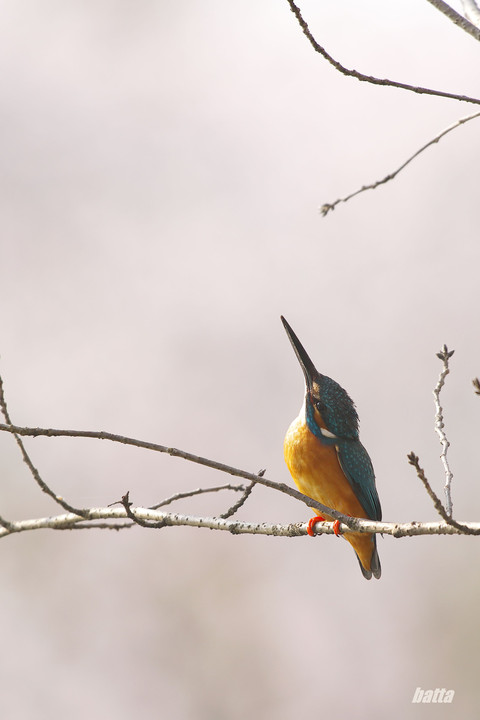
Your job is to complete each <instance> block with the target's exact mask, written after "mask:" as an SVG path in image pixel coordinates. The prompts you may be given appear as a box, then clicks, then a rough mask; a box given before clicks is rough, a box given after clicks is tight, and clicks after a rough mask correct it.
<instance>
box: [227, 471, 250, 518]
mask: <svg viewBox="0 0 480 720" xmlns="http://www.w3.org/2000/svg"><path fill="white" fill-rule="evenodd" d="M254 487H255V483H254V482H253V480H252V482H251V483H250V484H249V485H247V487H246V488H245V490H244V491H243V495H242V497H241V498H240V499H239V500H237V502H236V503H234V504H233V505H232V506H231V507H230V508H228V510H227V511H226V512H224V513H222V514H221V515H219V517H221V518H222V519H223V520H226V519H227V518H229V517H232V515H235V513H236V512H237V511H238V510H240V508H241V507H242V505H244V504H245V502H246V501H247V500H248V498H249V497H250V494H251V492H252V490H253V488H254Z"/></svg>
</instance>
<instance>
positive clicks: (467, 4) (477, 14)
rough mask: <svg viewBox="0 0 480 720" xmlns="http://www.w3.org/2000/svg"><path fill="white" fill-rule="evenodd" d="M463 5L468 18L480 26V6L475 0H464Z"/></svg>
mask: <svg viewBox="0 0 480 720" xmlns="http://www.w3.org/2000/svg"><path fill="white" fill-rule="evenodd" d="M462 5H463V12H464V13H465V17H466V18H467V20H470V22H471V23H472V24H473V25H475V26H476V27H477V28H478V27H480V8H479V7H478V5H477V3H476V2H475V0H462Z"/></svg>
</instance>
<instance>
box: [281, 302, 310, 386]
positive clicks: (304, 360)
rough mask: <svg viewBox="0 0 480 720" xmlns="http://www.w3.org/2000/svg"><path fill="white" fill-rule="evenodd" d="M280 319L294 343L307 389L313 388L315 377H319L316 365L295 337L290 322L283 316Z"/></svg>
mask: <svg viewBox="0 0 480 720" xmlns="http://www.w3.org/2000/svg"><path fill="white" fill-rule="evenodd" d="M280 319H281V321H282V323H283V327H284V328H285V330H286V333H287V335H288V339H289V340H290V342H291V343H292V347H293V349H294V350H295V355H296V356H297V359H298V362H299V363H300V367H301V368H302V370H303V374H304V375H305V382H306V383H307V388H311V387H312V385H313V381H314V379H315V377H316V376H317V375H318V372H317V370H316V368H315V365H314V364H313V362H312V361H311V360H310V358H309V357H308V354H307V351H306V350H305V348H304V347H303V345H302V343H301V342H300V340H299V339H298V337H297V336H296V335H295V333H294V332H293V330H292V328H291V327H290V325H289V324H288V322H287V321H286V320H285V318H284V317H283V315H280Z"/></svg>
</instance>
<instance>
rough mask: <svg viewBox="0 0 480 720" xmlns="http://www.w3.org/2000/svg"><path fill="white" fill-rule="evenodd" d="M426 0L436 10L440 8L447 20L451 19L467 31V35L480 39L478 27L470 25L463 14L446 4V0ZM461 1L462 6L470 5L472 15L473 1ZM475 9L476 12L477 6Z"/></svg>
mask: <svg viewBox="0 0 480 720" xmlns="http://www.w3.org/2000/svg"><path fill="white" fill-rule="evenodd" d="M428 2H429V3H431V5H433V6H434V7H436V8H437V10H440V12H442V13H443V14H444V15H446V16H447V17H448V19H449V20H451V21H452V22H453V23H455V25H457V26H458V27H460V28H462V30H465V32H466V33H468V34H469V35H471V36H472V37H474V38H475V40H480V30H479V29H478V27H476V26H475V25H472V23H471V22H469V21H468V20H467V19H466V18H464V17H463V15H460V14H459V13H457V11H456V10H454V9H453V8H451V7H450V5H447V3H446V2H444V1H443V0H428ZM462 2H463V5H464V6H465V5H469V6H470V8H471V9H472V11H473V12H472V15H473V14H474V9H475V3H472V2H470V3H468V2H465V1H464V0H462ZM465 10H467V8H465ZM476 10H477V12H478V8H476Z"/></svg>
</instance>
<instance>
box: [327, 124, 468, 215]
mask: <svg viewBox="0 0 480 720" xmlns="http://www.w3.org/2000/svg"><path fill="white" fill-rule="evenodd" d="M477 117H480V112H477V113H474V114H473V115H467V116H466V117H463V118H460V120H457V121H456V122H454V123H453V124H452V125H449V126H448V127H447V128H445V130H442V132H441V133H439V134H438V135H436V136H435V137H434V138H433V139H432V140H429V142H427V143H426V144H425V145H423V146H422V147H421V148H420V149H419V150H417V151H416V152H415V153H414V154H413V155H412V156H411V157H409V158H408V160H406V161H405V162H404V163H403V164H402V165H400V167H399V168H397V170H394V172H391V173H389V174H388V175H386V176H385V177H384V178H382V179H381V180H377V181H376V182H374V183H372V184H371V185H363V187H361V188H360V189H359V190H355V192H353V193H351V194H350V195H347V196H346V197H343V198H338V200H335V202H334V203H325V204H324V205H322V207H321V208H320V212H321V213H322V215H323V217H325V216H326V215H327V214H328V213H329V212H330V210H334V209H335V207H336V206H337V205H338V204H339V203H344V202H348V200H351V199H352V198H353V197H355V196H356V195H360V193H362V192H365V191H366V190H375V189H376V188H377V187H379V186H380V185H385V183H387V182H390V180H393V179H394V178H395V177H396V176H397V175H398V174H399V173H400V172H401V171H402V170H403V169H404V168H406V167H407V165H409V164H410V163H411V162H412V160H415V158H416V157H418V156H419V155H420V154H421V153H422V152H423V151H424V150H426V149H427V148H429V147H430V146H431V145H435V143H438V141H439V140H441V139H442V138H443V137H444V136H445V135H447V134H448V133H449V132H452V130H455V128H457V127H460V125H464V124H465V123H467V122H469V120H473V119H474V118H477Z"/></svg>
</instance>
